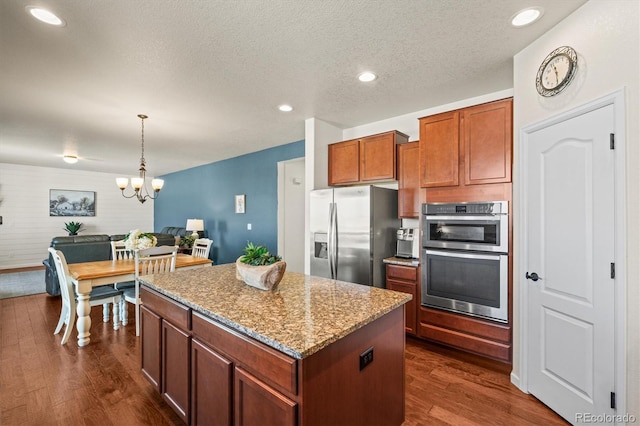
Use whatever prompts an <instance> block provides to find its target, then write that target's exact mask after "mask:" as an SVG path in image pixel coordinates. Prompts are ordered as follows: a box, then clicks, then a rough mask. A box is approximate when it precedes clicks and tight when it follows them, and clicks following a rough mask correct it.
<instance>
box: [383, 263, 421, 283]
mask: <svg viewBox="0 0 640 426" xmlns="http://www.w3.org/2000/svg"><path fill="white" fill-rule="evenodd" d="M387 277H389V278H398V279H401V280H407V281H417V279H418V268H416V267H413V266H402V265H390V264H387Z"/></svg>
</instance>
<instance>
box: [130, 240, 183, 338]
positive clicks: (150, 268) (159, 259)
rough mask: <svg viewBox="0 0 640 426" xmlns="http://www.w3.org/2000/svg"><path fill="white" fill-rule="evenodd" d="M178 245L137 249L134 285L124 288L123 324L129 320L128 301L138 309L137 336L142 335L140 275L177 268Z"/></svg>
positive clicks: (162, 272)
mask: <svg viewBox="0 0 640 426" xmlns="http://www.w3.org/2000/svg"><path fill="white" fill-rule="evenodd" d="M177 254H178V246H159V247H151V248H148V249H143V250H136V251H135V257H134V258H135V263H136V267H135V273H134V286H133V287H132V288H127V289H125V290H123V299H122V302H121V303H122V306H121V308H122V309H123V311H122V312H123V315H122V325H127V324H128V322H129V319H128V312H127V306H126V304H125V303H126V302H128V303H131V304H133V305H135V311H136V336H139V335H140V305H141V304H142V302H141V300H140V276H142V275H152V274H165V273H168V272H173V271H174V270H175V269H176V255H177Z"/></svg>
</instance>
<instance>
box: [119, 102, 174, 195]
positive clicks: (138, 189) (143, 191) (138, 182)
mask: <svg viewBox="0 0 640 426" xmlns="http://www.w3.org/2000/svg"><path fill="white" fill-rule="evenodd" d="M138 118H140V120H141V122H142V155H141V156H140V169H139V170H140V175H139V176H138V177H132V178H131V187H132V188H133V191H134V193H133V194H131V195H125V193H124V190H125V189H126V188H127V185H128V184H129V179H128V178H122V177H119V178H116V184H117V185H118V187H119V188H120V190H121V191H122V196H123V197H124V198H133V197H136V198H137V199H138V201H140V202H141V203H144V202H145V201H147V198H149V199H151V200H155V199H156V198H157V197H158V193H159V192H160V190H161V189H162V186H163V185H164V180H162V179H152V180H151V187H152V188H153V195H149V191H147V184H146V182H145V178H146V173H147V169H146V161H145V159H144V120H145V119H147V118H149V117H147V116H146V115H144V114H138Z"/></svg>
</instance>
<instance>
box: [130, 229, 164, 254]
mask: <svg viewBox="0 0 640 426" xmlns="http://www.w3.org/2000/svg"><path fill="white" fill-rule="evenodd" d="M157 243H158V239H157V238H156V237H155V236H153V235H151V233H148V232H147V233H142V232H140V230H139V229H134V230H133V231H131V232H129V234H128V235H127V236H126V237H124V246H125V247H126V248H127V250H136V249H138V250H142V249H147V248H151V247H155V245H156V244H157Z"/></svg>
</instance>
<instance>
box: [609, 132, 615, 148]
mask: <svg viewBox="0 0 640 426" xmlns="http://www.w3.org/2000/svg"><path fill="white" fill-rule="evenodd" d="M609 149H616V135H615V133H609Z"/></svg>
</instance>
